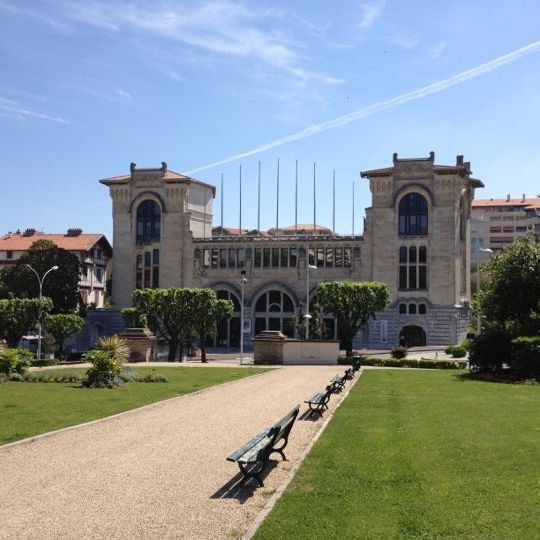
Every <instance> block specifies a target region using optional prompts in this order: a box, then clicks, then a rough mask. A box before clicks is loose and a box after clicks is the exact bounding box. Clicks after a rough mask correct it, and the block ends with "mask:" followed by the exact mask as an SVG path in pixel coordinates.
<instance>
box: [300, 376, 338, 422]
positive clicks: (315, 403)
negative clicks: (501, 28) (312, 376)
mask: <svg viewBox="0 0 540 540" xmlns="http://www.w3.org/2000/svg"><path fill="white" fill-rule="evenodd" d="M335 387H336V385H335V383H332V382H331V383H330V384H329V385H328V386H327V387H326V388H325V390H324V392H316V393H315V394H313V395H312V396H310V397H308V398H307V399H305V400H304V403H307V404H308V405H309V414H310V416H311V415H312V414H313V413H315V412H316V413H318V414H319V416H322V414H323V412H324V409H328V402H329V401H330V396H331V395H332V394H333V393H334V390H335Z"/></svg>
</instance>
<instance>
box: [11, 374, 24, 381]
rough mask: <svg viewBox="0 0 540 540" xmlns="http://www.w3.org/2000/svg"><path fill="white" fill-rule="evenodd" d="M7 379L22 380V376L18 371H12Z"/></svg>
mask: <svg viewBox="0 0 540 540" xmlns="http://www.w3.org/2000/svg"><path fill="white" fill-rule="evenodd" d="M9 380H10V381H11V382H23V380H24V378H23V376H22V375H21V374H20V373H12V374H11V375H10V376H9Z"/></svg>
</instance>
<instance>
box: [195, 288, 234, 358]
mask: <svg viewBox="0 0 540 540" xmlns="http://www.w3.org/2000/svg"><path fill="white" fill-rule="evenodd" d="M191 291H192V294H193V302H191V305H192V306H193V310H194V311H193V314H192V320H193V327H194V329H195V331H196V332H197V334H198V335H199V338H200V342H201V361H202V362H206V344H205V341H206V337H207V336H209V335H212V334H213V333H214V332H215V329H216V322H217V321H219V320H223V319H230V318H231V317H232V314H233V310H234V306H233V303H232V302H231V301H230V300H218V298H217V295H216V292H215V291H213V290H212V289H191Z"/></svg>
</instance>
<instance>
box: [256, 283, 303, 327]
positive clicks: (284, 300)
mask: <svg viewBox="0 0 540 540" xmlns="http://www.w3.org/2000/svg"><path fill="white" fill-rule="evenodd" d="M294 309H295V308H294V304H293V301H292V298H291V297H290V296H289V295H288V294H287V293H284V292H282V291H279V290H271V291H267V292H265V293H264V294H262V295H261V296H260V297H259V299H258V300H257V303H256V304H255V334H258V333H259V332H262V331H263V330H281V332H283V333H284V334H285V335H286V336H288V337H294V320H293V319H294Z"/></svg>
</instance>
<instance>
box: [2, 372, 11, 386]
mask: <svg viewBox="0 0 540 540" xmlns="http://www.w3.org/2000/svg"><path fill="white" fill-rule="evenodd" d="M8 381H9V376H8V375H6V374H5V373H0V384H2V383H7V382H8Z"/></svg>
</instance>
